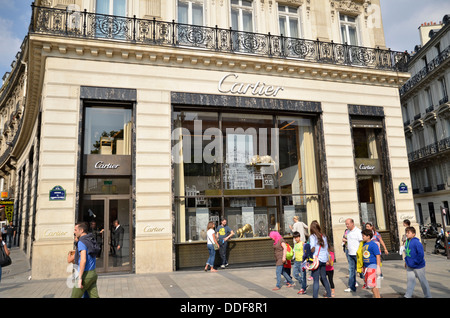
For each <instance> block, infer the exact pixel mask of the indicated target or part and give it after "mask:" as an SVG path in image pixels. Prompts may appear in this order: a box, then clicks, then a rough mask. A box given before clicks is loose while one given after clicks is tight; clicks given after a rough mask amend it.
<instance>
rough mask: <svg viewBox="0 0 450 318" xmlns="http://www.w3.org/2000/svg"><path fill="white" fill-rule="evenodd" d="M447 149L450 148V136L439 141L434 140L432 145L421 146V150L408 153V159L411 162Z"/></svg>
mask: <svg viewBox="0 0 450 318" xmlns="http://www.w3.org/2000/svg"><path fill="white" fill-rule="evenodd" d="M446 150H450V137H447V138H445V139H442V140H440V141H438V142H434V143H432V144H430V145H427V146H425V147H423V148H420V149H419V150H416V151H412V152H410V153H409V154H408V160H409V161H410V162H411V161H415V160H418V159H422V158H425V157H428V156H431V155H434V154H437V153H442V152H444V151H446Z"/></svg>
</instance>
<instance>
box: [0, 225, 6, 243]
mask: <svg viewBox="0 0 450 318" xmlns="http://www.w3.org/2000/svg"><path fill="white" fill-rule="evenodd" d="M1 236H2V239H3V241H6V224H3V226H2V235H1Z"/></svg>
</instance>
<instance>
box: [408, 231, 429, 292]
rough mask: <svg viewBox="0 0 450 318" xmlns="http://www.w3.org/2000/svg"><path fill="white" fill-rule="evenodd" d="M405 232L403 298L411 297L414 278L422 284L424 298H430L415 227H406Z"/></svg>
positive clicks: (421, 249)
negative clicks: (405, 284)
mask: <svg viewBox="0 0 450 318" xmlns="http://www.w3.org/2000/svg"><path fill="white" fill-rule="evenodd" d="M405 233H406V242H405V268H406V278H407V286H406V293H405V298H411V297H412V294H413V291H414V287H415V286H416V278H417V279H418V280H419V282H420V285H421V286H422V291H423V294H424V295H425V298H431V292H430V286H429V285H428V281H427V279H426V277H425V257H424V250H423V245H422V243H420V240H419V239H418V238H417V237H416V229H415V228H414V227H412V226H409V227H407V228H406V230H405Z"/></svg>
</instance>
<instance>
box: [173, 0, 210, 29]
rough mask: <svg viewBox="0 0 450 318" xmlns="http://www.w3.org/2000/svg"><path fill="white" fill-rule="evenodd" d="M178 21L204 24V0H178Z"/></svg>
mask: <svg viewBox="0 0 450 318" xmlns="http://www.w3.org/2000/svg"><path fill="white" fill-rule="evenodd" d="M178 23H183V24H193V25H203V24H204V23H203V0H178Z"/></svg>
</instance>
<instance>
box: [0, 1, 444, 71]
mask: <svg viewBox="0 0 450 318" xmlns="http://www.w3.org/2000/svg"><path fill="white" fill-rule="evenodd" d="M380 1H381V13H382V19H383V26H384V33H385V38H386V46H387V47H388V48H391V49H392V50H393V51H408V52H411V51H413V50H414V47H415V46H416V45H417V44H419V43H420V37H419V31H418V28H419V26H420V25H421V24H422V23H424V22H436V23H439V22H440V21H442V18H443V17H444V15H445V14H450V0H380ZM32 2H33V1H32V0H0V78H2V77H3V74H5V72H9V71H10V70H11V63H12V61H13V60H14V57H15V55H16V54H17V52H18V51H19V49H20V45H21V43H22V41H23V39H24V37H25V36H26V34H27V32H28V26H29V24H30V16H31V3H32ZM374 10H375V9H374Z"/></svg>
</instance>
